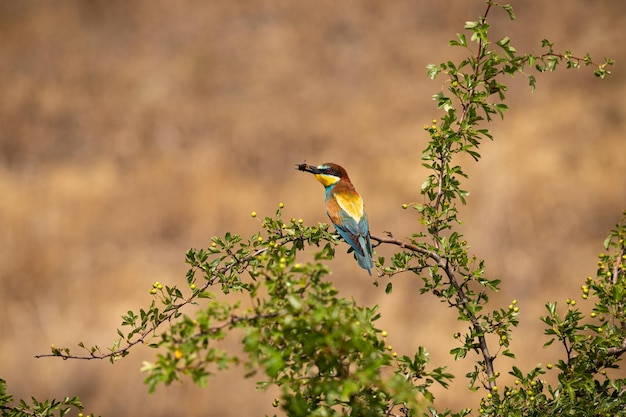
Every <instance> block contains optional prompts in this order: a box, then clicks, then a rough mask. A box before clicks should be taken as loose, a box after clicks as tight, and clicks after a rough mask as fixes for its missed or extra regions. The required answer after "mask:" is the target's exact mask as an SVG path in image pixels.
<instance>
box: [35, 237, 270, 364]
mask: <svg viewBox="0 0 626 417" xmlns="http://www.w3.org/2000/svg"><path fill="white" fill-rule="evenodd" d="M266 250H267V248H263V249H258V250H255V251H253V252H252V253H251V254H249V255H248V256H246V257H245V258H243V259H237V258H235V257H233V259H234V260H235V262H233V263H231V264H228V265H225V266H223V267H222V268H220V269H219V270H217V271H215V273H214V274H213V278H212V279H210V280H208V281H207V282H206V283H205V284H204V285H203V286H202V287H200V288H199V289H198V290H197V291H196V292H194V294H193V295H192V296H191V297H189V298H188V299H186V300H184V301H183V302H181V303H178V304H173V305H172V306H170V309H169V310H166V311H168V312H167V314H165V315H163V316H160V317H159V318H158V319H157V320H154V321H153V322H152V325H151V326H150V327H149V328H148V329H146V330H145V331H143V332H142V333H140V334H139V337H138V338H137V339H135V340H133V341H129V340H130V339H128V340H127V343H126V346H124V347H123V348H121V349H115V348H113V349H111V351H110V352H109V353H105V354H96V353H95V352H96V351H97V350H96V351H92V352H91V354H90V355H89V356H81V355H72V354H70V353H69V351H65V350H64V349H58V348H55V347H53V348H52V353H46V354H40V355H35V358H46V357H59V358H63V359H82V360H93V359H109V358H110V359H112V360H113V359H115V358H118V357H124V356H126V355H128V353H129V351H130V349H131V348H132V347H133V346H135V345H137V344H140V343H142V344H143V343H144V342H145V340H146V339H147V338H148V336H151V335H153V334H154V333H156V330H157V329H158V328H159V326H161V325H162V324H163V323H165V322H167V321H170V320H171V319H172V317H174V316H176V315H177V313H178V312H179V310H180V309H181V308H183V307H184V306H186V305H187V304H190V303H191V302H193V301H194V300H195V299H196V298H197V297H198V296H199V295H200V294H201V293H202V292H204V291H205V290H206V289H208V288H209V287H210V286H211V285H213V282H214V281H215V279H216V277H218V276H220V275H223V274H225V273H226V272H228V271H230V270H231V269H234V268H237V267H239V266H240V265H242V264H245V263H247V262H249V261H250V260H252V259H253V258H254V257H256V256H258V255H260V254H262V253H263V252H265V251H266ZM200 269H203V270H204V268H202V267H200ZM205 272H207V271H205ZM241 320H242V318H240V317H237V316H232V317H231V319H230V320H229V321H227V322H226V323H225V324H221V325H218V326H216V330H218V329H219V328H221V327H224V326H226V325H228V324H231V323H233V324H234V323H236V322H237V321H241Z"/></svg>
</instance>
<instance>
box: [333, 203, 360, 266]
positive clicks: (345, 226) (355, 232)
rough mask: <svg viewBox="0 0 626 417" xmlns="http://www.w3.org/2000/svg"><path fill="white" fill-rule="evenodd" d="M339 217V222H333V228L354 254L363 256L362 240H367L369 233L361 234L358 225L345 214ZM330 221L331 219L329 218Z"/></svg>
mask: <svg viewBox="0 0 626 417" xmlns="http://www.w3.org/2000/svg"><path fill="white" fill-rule="evenodd" d="M339 217H340V218H341V221H340V222H335V221H333V223H334V225H335V228H336V229H337V231H338V232H339V234H340V235H341V237H342V238H344V240H345V241H346V242H348V244H349V245H350V247H351V248H352V249H354V252H356V253H358V254H359V255H361V256H365V251H366V249H365V247H364V245H363V238H364V237H365V236H367V239H368V240H369V233H367V232H365V233H363V232H362V231H361V229H360V227H359V224H358V223H357V222H355V221H354V219H353V218H352V217H350V216H349V215H347V214H346V213H345V212H340V213H339ZM331 220H332V218H331Z"/></svg>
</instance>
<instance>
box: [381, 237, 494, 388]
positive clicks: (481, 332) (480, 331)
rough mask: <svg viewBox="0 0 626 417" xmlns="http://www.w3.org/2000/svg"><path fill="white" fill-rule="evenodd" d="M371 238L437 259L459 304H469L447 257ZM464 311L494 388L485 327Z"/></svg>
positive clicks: (407, 244)
mask: <svg viewBox="0 0 626 417" xmlns="http://www.w3.org/2000/svg"><path fill="white" fill-rule="evenodd" d="M371 239H372V240H373V241H376V242H378V243H379V244H380V243H387V244H391V245H396V246H399V247H401V248H403V249H408V250H410V251H412V252H417V253H420V254H422V255H425V256H427V257H428V258H430V259H432V260H433V261H435V262H436V264H437V266H438V267H439V268H441V269H442V270H443V271H444V272H445V274H446V276H447V277H448V281H449V282H450V284H451V285H452V286H453V287H454V288H455V289H456V291H457V292H456V295H457V297H458V300H459V302H458V304H459V305H461V306H463V307H465V306H466V305H467V302H468V298H467V295H466V294H465V291H464V290H463V286H462V285H461V284H459V281H458V279H457V277H456V274H455V273H454V270H453V268H452V267H451V266H450V265H449V263H448V260H447V259H445V258H444V257H442V256H441V255H439V254H438V253H436V252H433V251H429V250H427V249H424V248H422V247H419V246H416V245H413V244H411V243H407V242H403V241H401V240H399V239H395V238H393V237H378V236H371ZM464 313H465V314H466V315H467V317H468V318H469V319H470V322H471V323H472V327H474V330H475V332H476V334H477V338H478V345H479V347H480V351H481V354H482V356H483V358H484V359H485V373H486V374H487V386H486V388H487V389H489V390H491V388H493V387H494V385H495V383H494V382H493V376H494V369H493V361H494V359H495V358H494V357H493V356H491V354H490V353H489V346H488V345H487V339H486V338H485V329H484V328H483V326H482V325H481V324H480V322H479V321H478V318H477V317H476V315H475V314H474V313H473V312H472V311H470V310H469V309H467V308H465V309H464Z"/></svg>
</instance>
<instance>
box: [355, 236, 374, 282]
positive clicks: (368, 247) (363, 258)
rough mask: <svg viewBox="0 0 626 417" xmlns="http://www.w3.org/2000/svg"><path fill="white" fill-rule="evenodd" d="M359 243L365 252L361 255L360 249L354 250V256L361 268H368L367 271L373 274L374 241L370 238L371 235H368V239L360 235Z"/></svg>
mask: <svg viewBox="0 0 626 417" xmlns="http://www.w3.org/2000/svg"><path fill="white" fill-rule="evenodd" d="M359 244H360V245H361V247H362V248H363V254H362V255H361V254H360V253H359V252H358V251H354V258H355V259H356V261H357V263H358V264H359V266H360V267H361V268H363V269H367V273H368V274H370V275H372V268H374V260H373V259H372V243H371V242H370V240H369V235H368V236H367V239H365V238H364V237H363V236H360V237H359Z"/></svg>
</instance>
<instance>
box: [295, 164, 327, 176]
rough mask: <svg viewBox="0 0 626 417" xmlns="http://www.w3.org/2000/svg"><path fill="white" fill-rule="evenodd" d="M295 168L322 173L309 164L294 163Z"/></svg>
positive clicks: (312, 172)
mask: <svg viewBox="0 0 626 417" xmlns="http://www.w3.org/2000/svg"><path fill="white" fill-rule="evenodd" d="M296 169H297V170H298V171H305V172H310V173H311V174H321V173H322V171H320V170H319V169H318V168H317V167H316V166H313V165H309V164H296Z"/></svg>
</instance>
